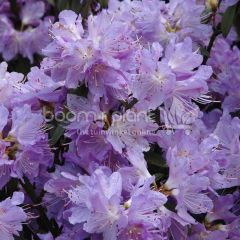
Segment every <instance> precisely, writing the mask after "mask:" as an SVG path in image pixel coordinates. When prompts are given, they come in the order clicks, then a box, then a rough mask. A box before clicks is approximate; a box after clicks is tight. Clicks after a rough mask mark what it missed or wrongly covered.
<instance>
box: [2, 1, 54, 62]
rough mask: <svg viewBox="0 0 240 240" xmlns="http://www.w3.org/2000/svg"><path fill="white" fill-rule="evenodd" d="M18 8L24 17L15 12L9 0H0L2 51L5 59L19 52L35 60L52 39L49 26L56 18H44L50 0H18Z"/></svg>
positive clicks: (9, 58)
mask: <svg viewBox="0 0 240 240" xmlns="http://www.w3.org/2000/svg"><path fill="white" fill-rule="evenodd" d="M13 4H17V6H16V5H14V8H19V9H20V14H19V15H20V16H16V14H13V12H12V11H11V5H10V1H9V0H1V1H0V53H1V54H2V57H3V58H4V60H5V61H9V60H12V59H14V58H15V57H16V56H17V55H18V54H21V55H22V56H23V57H26V58H28V59H29V60H30V61H31V62H33V60H34V54H36V53H39V54H40V53H41V50H42V48H44V47H45V46H46V45H47V44H48V43H49V41H50V38H49V37H48V28H49V26H50V21H51V20H53V19H52V17H44V15H45V11H46V10H47V8H48V7H49V6H48V3H47V1H35V0H17V1H16V3H13Z"/></svg>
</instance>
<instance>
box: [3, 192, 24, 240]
mask: <svg viewBox="0 0 240 240" xmlns="http://www.w3.org/2000/svg"><path fill="white" fill-rule="evenodd" d="M23 200H24V194H23V193H22V192H15V193H14V194H13V196H12V198H7V199H5V200H4V201H2V202H0V212H1V214H0V234H1V237H2V238H3V239H4V240H5V239H6V240H13V239H14V236H13V235H16V236H19V233H18V232H19V231H21V230H22V223H23V222H25V221H26V220H27V215H26V213H25V212H24V211H23V209H22V208H21V207H18V206H17V205H19V204H21V203H23Z"/></svg>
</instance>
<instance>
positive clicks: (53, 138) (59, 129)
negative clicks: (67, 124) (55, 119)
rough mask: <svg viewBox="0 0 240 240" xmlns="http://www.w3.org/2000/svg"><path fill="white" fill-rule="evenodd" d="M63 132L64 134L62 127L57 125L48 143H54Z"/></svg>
mask: <svg viewBox="0 0 240 240" xmlns="http://www.w3.org/2000/svg"><path fill="white" fill-rule="evenodd" d="M63 134H64V128H63V127H62V126H60V125H58V126H57V127H56V128H55V130H54V132H53V134H52V136H51V140H50V143H51V144H52V145H55V144H56V143H57V142H58V140H59V139H60V138H61V137H62V136H63Z"/></svg>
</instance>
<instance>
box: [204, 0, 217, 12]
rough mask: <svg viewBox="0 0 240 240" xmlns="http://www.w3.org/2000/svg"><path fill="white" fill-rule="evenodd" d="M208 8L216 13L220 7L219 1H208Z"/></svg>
mask: <svg viewBox="0 0 240 240" xmlns="http://www.w3.org/2000/svg"><path fill="white" fill-rule="evenodd" d="M206 5H207V8H209V9H211V10H213V11H216V10H217V7H218V0H207V1H206Z"/></svg>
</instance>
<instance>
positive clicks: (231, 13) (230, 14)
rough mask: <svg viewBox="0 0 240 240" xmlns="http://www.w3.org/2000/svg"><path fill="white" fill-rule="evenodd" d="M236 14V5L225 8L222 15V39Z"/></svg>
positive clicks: (227, 32) (229, 28) (228, 30)
mask: <svg viewBox="0 0 240 240" xmlns="http://www.w3.org/2000/svg"><path fill="white" fill-rule="evenodd" d="M236 12H237V4H235V5H233V6H230V7H228V8H227V10H226V12H225V13H224V14H223V17H222V23H221V30H222V34H223V36H224V37H227V35H228V34H229V32H230V30H231V28H232V26H233V23H234V19H235V14H236Z"/></svg>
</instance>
